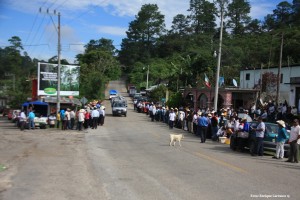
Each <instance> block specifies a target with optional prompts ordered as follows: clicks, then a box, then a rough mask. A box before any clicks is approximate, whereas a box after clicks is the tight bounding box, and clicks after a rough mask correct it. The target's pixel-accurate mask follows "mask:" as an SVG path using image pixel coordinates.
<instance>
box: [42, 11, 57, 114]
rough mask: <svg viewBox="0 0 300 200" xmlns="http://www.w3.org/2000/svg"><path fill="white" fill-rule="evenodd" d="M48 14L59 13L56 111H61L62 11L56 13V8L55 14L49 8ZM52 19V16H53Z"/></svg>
mask: <svg viewBox="0 0 300 200" xmlns="http://www.w3.org/2000/svg"><path fill="white" fill-rule="evenodd" d="M40 12H42V8H40ZM47 14H48V15H50V17H51V15H57V17H58V25H57V29H56V26H55V24H54V27H55V29H56V30H57V101H56V112H58V111H60V82H61V80H60V68H61V63H60V60H61V59H60V57H61V44H60V12H58V13H57V14H56V10H54V12H53V14H50V13H49V9H47ZM51 19H52V17H51Z"/></svg>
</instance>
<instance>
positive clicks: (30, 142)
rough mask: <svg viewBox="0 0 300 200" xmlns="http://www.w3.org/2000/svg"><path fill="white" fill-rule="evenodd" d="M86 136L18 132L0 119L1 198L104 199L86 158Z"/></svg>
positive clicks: (55, 131) (6, 121)
mask: <svg viewBox="0 0 300 200" xmlns="http://www.w3.org/2000/svg"><path fill="white" fill-rule="evenodd" d="M85 134H89V133H88V132H83V131H81V132H79V131H75V130H67V131H61V130H57V129H50V128H48V129H35V130H26V131H20V130H19V129H17V128H16V127H14V126H13V124H12V123H11V122H9V121H8V120H7V119H5V118H1V119H0V152H1V153H0V166H2V168H1V169H2V171H0V199H31V200H32V199H44V200H45V199H86V198H87V199H99V197H101V196H103V194H104V193H103V192H101V189H100V188H99V185H98V183H97V179H96V178H95V177H94V172H93V171H94V170H93V167H92V166H91V164H90V161H89V158H88V156H87V147H86V143H85ZM95 188H97V189H95ZM101 199H105V197H102V198H101Z"/></svg>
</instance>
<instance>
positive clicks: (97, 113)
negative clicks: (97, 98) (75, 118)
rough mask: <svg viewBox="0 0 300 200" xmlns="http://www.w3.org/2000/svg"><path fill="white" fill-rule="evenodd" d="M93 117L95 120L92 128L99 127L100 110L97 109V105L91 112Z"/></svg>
mask: <svg viewBox="0 0 300 200" xmlns="http://www.w3.org/2000/svg"><path fill="white" fill-rule="evenodd" d="M91 117H92V121H93V126H92V129H97V125H98V118H99V111H98V110H97V108H96V107H94V110H93V111H92V113H91Z"/></svg>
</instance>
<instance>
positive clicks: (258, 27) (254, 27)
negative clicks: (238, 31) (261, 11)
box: [245, 19, 263, 35]
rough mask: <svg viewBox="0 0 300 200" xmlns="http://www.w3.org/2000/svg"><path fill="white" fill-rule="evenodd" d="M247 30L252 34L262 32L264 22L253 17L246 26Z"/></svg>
mask: <svg viewBox="0 0 300 200" xmlns="http://www.w3.org/2000/svg"><path fill="white" fill-rule="evenodd" d="M245 31H246V32H247V33H250V34H251V35H254V34H259V33H262V32H263V30H262V24H261V21H260V20H258V19H253V20H251V22H250V23H249V24H248V25H247V26H246V27H245Z"/></svg>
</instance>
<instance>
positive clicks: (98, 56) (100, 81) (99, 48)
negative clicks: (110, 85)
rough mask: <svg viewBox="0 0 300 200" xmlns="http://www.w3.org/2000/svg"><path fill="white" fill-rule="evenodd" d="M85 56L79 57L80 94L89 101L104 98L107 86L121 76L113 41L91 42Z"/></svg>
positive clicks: (87, 46) (102, 39) (80, 55)
mask: <svg viewBox="0 0 300 200" xmlns="http://www.w3.org/2000/svg"><path fill="white" fill-rule="evenodd" d="M85 47H86V50H85V53H84V54H79V55H77V59H78V60H79V62H80V66H81V68H80V94H81V95H82V96H85V97H86V98H88V99H99V98H104V96H105V94H104V90H105V84H106V83H107V81H109V80H116V79H118V78H119V77H120V76H121V67H120V64H119V62H118V61H117V59H116V57H115V56H114V54H115V48H114V46H113V45H112V41H111V40H107V39H104V38H101V39H100V40H97V41H96V40H91V41H90V42H89V43H88V44H87V45H86V46H85Z"/></svg>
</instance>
